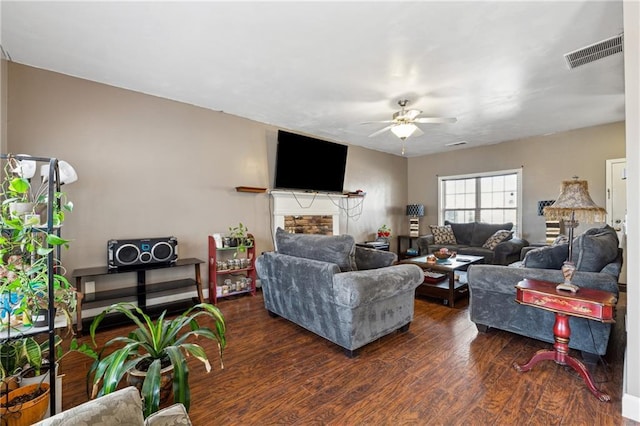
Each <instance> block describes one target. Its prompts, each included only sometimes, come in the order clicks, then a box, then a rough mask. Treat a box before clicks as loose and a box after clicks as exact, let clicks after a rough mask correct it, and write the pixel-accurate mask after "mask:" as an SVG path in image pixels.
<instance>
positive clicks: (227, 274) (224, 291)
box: [209, 234, 256, 305]
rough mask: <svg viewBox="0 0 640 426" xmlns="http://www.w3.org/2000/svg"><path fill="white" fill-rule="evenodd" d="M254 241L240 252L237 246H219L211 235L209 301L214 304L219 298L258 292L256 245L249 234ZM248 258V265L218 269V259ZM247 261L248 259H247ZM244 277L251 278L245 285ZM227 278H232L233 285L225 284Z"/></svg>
mask: <svg viewBox="0 0 640 426" xmlns="http://www.w3.org/2000/svg"><path fill="white" fill-rule="evenodd" d="M248 237H249V238H251V239H252V240H253V241H254V243H253V245H252V246H251V247H247V249H246V251H244V252H239V251H238V250H237V249H236V247H217V246H216V241H215V239H214V238H213V236H212V235H209V301H210V302H211V303H213V304H214V305H215V304H217V303H218V299H222V298H225V297H230V296H237V295H240V294H251V295H252V296H255V294H256V265H255V262H256V245H255V239H254V238H253V235H251V234H249V235H248ZM242 259H247V260H248V265H246V266H243V267H239V268H235V269H231V268H230V267H227V268H225V269H218V261H220V262H225V263H227V262H229V261H230V260H233V261H235V260H242ZM245 262H246V261H245ZM243 278H244V279H245V283H246V279H249V280H250V282H249V283H246V284H245V286H244V287H243V285H242V281H243ZM225 280H230V281H231V285H227V284H225Z"/></svg>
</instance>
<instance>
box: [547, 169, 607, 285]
mask: <svg viewBox="0 0 640 426" xmlns="http://www.w3.org/2000/svg"><path fill="white" fill-rule="evenodd" d="M606 214H607V211H606V210H605V209H603V208H602V207H599V206H597V205H596V203H594V202H593V200H592V199H591V196H590V195H589V190H588V185H587V181H586V180H578V177H577V176H574V177H573V180H565V181H562V188H561V191H560V195H559V196H558V198H557V199H556V201H555V202H554V203H553V204H552V205H550V206H548V207H545V208H544V216H545V217H546V219H547V220H562V221H564V223H565V226H566V227H568V228H569V256H568V258H567V260H566V261H565V262H564V264H563V265H562V275H563V276H564V283H561V284H558V286H557V287H556V289H557V290H568V291H571V292H573V293H575V292H577V291H578V289H579V287H578V286H577V285H575V284H573V283H572V282H571V280H572V278H573V274H574V273H575V270H576V265H575V264H574V263H573V259H572V257H573V230H574V229H575V228H576V227H577V226H578V224H579V222H578V221H579V220H582V221H584V222H587V223H591V222H604V221H605V220H606Z"/></svg>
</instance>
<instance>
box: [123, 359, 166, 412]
mask: <svg viewBox="0 0 640 426" xmlns="http://www.w3.org/2000/svg"><path fill="white" fill-rule="evenodd" d="M160 376H161V377H160V404H163V403H165V402H167V401H169V398H171V395H172V394H173V365H169V366H168V367H165V368H163V369H162V370H160ZM146 377H147V372H146V371H141V370H138V369H137V368H135V367H134V368H132V369H131V370H129V371H128V372H127V383H129V385H131V386H135V387H136V388H137V389H138V391H142V384H143V383H144V379H145V378H146Z"/></svg>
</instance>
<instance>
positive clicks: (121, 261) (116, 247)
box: [107, 237, 178, 269]
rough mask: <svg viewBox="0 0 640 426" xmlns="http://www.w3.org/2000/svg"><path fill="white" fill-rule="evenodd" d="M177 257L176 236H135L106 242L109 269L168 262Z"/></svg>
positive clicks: (172, 261) (173, 260)
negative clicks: (134, 237)
mask: <svg viewBox="0 0 640 426" xmlns="http://www.w3.org/2000/svg"><path fill="white" fill-rule="evenodd" d="M177 259H178V240H177V239H176V237H159V238H136V239H130V240H109V241H108V242H107V265H109V269H117V268H123V267H129V266H137V265H149V264H154V263H166V264H170V263H174V262H175V261H176V260H177Z"/></svg>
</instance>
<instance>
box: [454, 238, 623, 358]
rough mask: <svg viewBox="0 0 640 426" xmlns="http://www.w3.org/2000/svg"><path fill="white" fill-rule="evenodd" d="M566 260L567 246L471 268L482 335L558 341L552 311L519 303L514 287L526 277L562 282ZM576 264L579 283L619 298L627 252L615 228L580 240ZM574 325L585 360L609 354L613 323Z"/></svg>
mask: <svg viewBox="0 0 640 426" xmlns="http://www.w3.org/2000/svg"><path fill="white" fill-rule="evenodd" d="M525 251H526V250H525ZM567 256H568V245H567V244H566V243H564V244H556V245H551V246H546V247H538V248H535V249H533V250H530V251H527V252H526V256H525V257H524V259H523V261H522V262H517V263H516V264H514V265H513V266H497V265H471V266H470V267H469V270H468V275H467V277H468V282H469V315H470V318H471V321H473V322H474V323H476V326H477V328H478V330H479V331H481V332H486V331H488V330H489V329H490V328H496V329H500V330H505V331H509V332H512V333H516V334H519V335H522V336H526V337H531V338H534V339H538V340H542V341H544V342H549V343H553V341H554V338H553V325H554V322H555V315H554V314H553V312H549V311H545V310H543V309H535V308H532V307H530V306H526V305H521V304H518V303H517V302H516V301H515V295H516V290H515V288H514V287H515V285H516V284H517V283H518V282H519V281H521V280H523V279H524V278H530V279H537V280H542V281H551V282H557V283H560V282H563V281H564V279H563V276H562V272H561V271H560V270H559V268H560V267H561V265H562V262H563V261H564V260H566V259H567ZM572 260H573V262H574V263H575V264H576V273H575V275H574V277H573V282H574V283H575V284H577V285H578V286H580V287H584V288H597V289H600V290H605V291H609V292H611V293H613V294H615V295H616V297H617V296H618V277H619V275H620V269H621V267H622V250H621V249H619V248H618V237H617V235H616V232H615V230H614V229H613V228H611V227H610V226H604V227H602V228H592V229H589V230H588V231H586V232H585V233H584V234H582V235H580V236H578V237H577V238H575V239H574V244H573V256H572ZM570 327H571V338H570V341H569V347H570V348H572V349H576V350H579V351H582V356H583V359H585V361H587V362H589V363H593V362H594V361H597V359H598V356H600V355H604V354H606V351H607V346H608V342H609V335H610V333H611V324H603V323H600V322H598V321H593V320H588V319H585V318H571V320H570Z"/></svg>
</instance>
